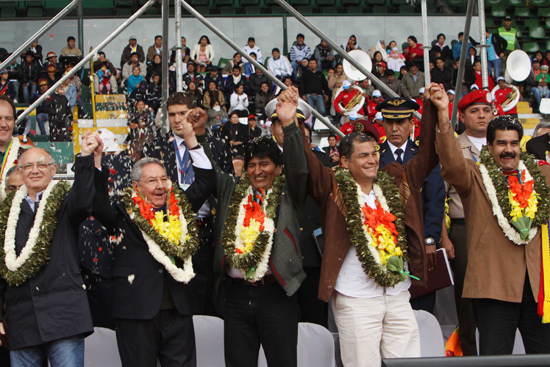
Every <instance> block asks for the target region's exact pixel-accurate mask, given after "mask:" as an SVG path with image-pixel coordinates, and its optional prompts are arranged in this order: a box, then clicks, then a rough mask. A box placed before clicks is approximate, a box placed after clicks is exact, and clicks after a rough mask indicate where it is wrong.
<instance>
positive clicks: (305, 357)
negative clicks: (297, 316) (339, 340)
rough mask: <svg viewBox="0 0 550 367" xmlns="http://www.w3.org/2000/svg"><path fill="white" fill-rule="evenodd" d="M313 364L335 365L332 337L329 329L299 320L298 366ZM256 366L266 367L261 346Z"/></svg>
mask: <svg viewBox="0 0 550 367" xmlns="http://www.w3.org/2000/svg"><path fill="white" fill-rule="evenodd" d="M313 366H315V367H335V366H336V361H335V359H334V338H333V336H332V334H331V333H330V331H328V330H327V329H326V328H325V327H323V326H321V325H317V324H311V323H308V322H301V323H299V324H298V367H313ZM201 367H202V366H201ZM258 367H267V361H266V359H265V354H264V350H263V348H260V356H259V358H258Z"/></svg>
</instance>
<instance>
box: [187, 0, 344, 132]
mask: <svg viewBox="0 0 550 367" xmlns="http://www.w3.org/2000/svg"><path fill="white" fill-rule="evenodd" d="M181 5H182V6H183V7H184V8H185V10H187V11H188V12H189V13H191V15H193V16H194V17H195V18H197V19H198V20H199V21H200V22H201V23H202V24H204V25H205V26H206V27H208V28H209V29H210V30H211V31H212V32H214V33H215V34H216V35H217V36H218V37H220V38H221V39H222V40H223V41H224V42H225V43H227V44H228V45H229V46H230V47H231V48H232V49H234V50H235V51H237V52H238V53H240V54H241V55H242V57H244V58H245V59H247V60H248V61H249V62H251V63H252V65H254V67H256V68H258V69H260V70H261V71H262V72H263V73H264V74H265V76H266V77H267V78H268V79H270V80H271V81H272V82H273V83H275V84H276V85H277V86H278V87H279V88H281V89H282V90H285V89H287V87H286V85H284V84H283V83H282V82H281V81H280V80H279V79H277V77H276V76H274V75H273V74H271V72H269V70H267V69H266V68H265V67H264V66H263V65H262V64H260V63H259V62H257V61H256V60H254V59H253V58H252V57H250V55H249V54H248V53H247V52H246V51H245V50H243V49H242V48H241V47H239V46H238V45H237V44H236V43H235V42H233V41H232V40H231V39H230V38H229V37H227V36H226V35H225V34H224V33H223V32H222V31H220V30H219V29H218V28H217V27H216V26H215V25H214V24H212V23H211V22H210V21H208V20H207V19H206V18H205V17H203V16H202V15H201V14H200V13H199V12H198V11H196V10H195V9H194V8H193V7H192V6H191V5H189V4H187V3H186V2H185V0H181ZM311 113H312V114H313V116H315V117H316V118H318V119H319V121H321V122H322V123H323V124H324V125H325V126H326V127H328V128H329V129H330V130H331V131H332V132H334V133H335V134H337V135H338V136H340V137H341V138H343V137H344V134H342V132H341V131H340V130H338V129H337V128H336V127H335V126H334V125H333V124H331V123H330V121H329V120H328V119H327V118H326V117H325V116H323V115H321V114H320V113H319V112H317V110H315V109H314V108H313V107H312V108H311Z"/></svg>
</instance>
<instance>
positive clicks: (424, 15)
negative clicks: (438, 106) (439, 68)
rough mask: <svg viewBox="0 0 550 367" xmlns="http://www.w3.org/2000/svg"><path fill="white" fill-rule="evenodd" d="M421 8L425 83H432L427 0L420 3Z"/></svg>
mask: <svg viewBox="0 0 550 367" xmlns="http://www.w3.org/2000/svg"><path fill="white" fill-rule="evenodd" d="M420 9H421V11H422V33H424V34H423V42H424V45H423V46H422V49H423V50H424V84H425V85H428V84H430V77H431V76H430V50H431V49H432V46H431V43H430V40H429V38H428V6H427V5H426V0H422V3H421V4H420Z"/></svg>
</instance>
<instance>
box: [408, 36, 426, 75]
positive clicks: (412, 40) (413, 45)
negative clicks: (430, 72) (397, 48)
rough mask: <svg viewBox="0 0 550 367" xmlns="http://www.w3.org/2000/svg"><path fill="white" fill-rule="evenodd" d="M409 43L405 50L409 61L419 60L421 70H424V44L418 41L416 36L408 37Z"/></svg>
mask: <svg viewBox="0 0 550 367" xmlns="http://www.w3.org/2000/svg"><path fill="white" fill-rule="evenodd" d="M407 43H408V44H409V47H407V48H406V49H405V51H404V53H405V58H406V59H407V62H409V63H411V62H413V61H414V60H417V61H419V63H418V65H420V66H421V67H420V69H421V71H424V70H422V69H423V67H422V65H423V63H422V58H423V57H424V50H423V49H422V46H423V45H422V44H421V43H418V40H417V39H416V37H415V36H409V38H407Z"/></svg>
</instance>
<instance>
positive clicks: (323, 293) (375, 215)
mask: <svg viewBox="0 0 550 367" xmlns="http://www.w3.org/2000/svg"><path fill="white" fill-rule="evenodd" d="M444 93H445V91H444V90H443V88H442V86H438V85H437V84H435V83H432V84H430V85H429V87H428V88H426V94H425V96H427V98H428V99H427V100H426V103H425V105H424V116H423V118H422V124H421V129H422V132H421V136H422V140H421V142H420V151H419V152H418V154H417V155H416V156H415V157H414V158H413V159H411V160H410V161H409V162H407V164H404V165H400V164H398V163H391V164H388V165H387V166H386V167H384V170H383V171H381V172H379V171H378V167H379V158H378V152H377V144H376V142H375V141H373V140H372V139H371V138H369V137H367V136H366V135H362V134H357V133H353V134H350V135H348V136H346V137H345V138H343V139H342V142H341V143H340V154H341V156H342V157H341V164H342V167H343V168H340V169H338V170H336V171H333V170H332V169H330V168H326V167H323V166H322V165H321V164H320V163H319V161H318V159H317V158H316V157H315V156H314V155H313V153H312V152H311V150H310V149H305V153H306V158H307V161H308V168H309V172H310V173H309V178H308V192H309V194H310V195H311V196H312V197H313V198H314V199H315V201H316V202H317V203H318V204H319V207H320V208H321V225H322V229H323V234H324V240H325V241H324V243H325V249H324V254H323V262H322V267H321V280H320V285H319V298H320V299H322V300H324V301H325V302H328V300H329V298H330V296H331V295H332V303H333V310H334V315H335V320H336V324H337V326H338V333H339V338H340V350H341V355H342V361H343V364H344V365H345V366H346V367H349V366H371V365H378V364H379V363H380V358H398V357H419V356H420V339H419V334H418V325H417V323H416V320H415V317H414V314H413V311H412V308H411V306H410V304H409V298H410V295H409V292H408V289H409V286H410V285H411V281H410V280H409V278H408V277H407V274H408V271H409V270H410V274H411V275H412V276H414V277H416V279H419V280H415V281H414V282H416V283H417V284H420V285H423V286H425V282H426V280H427V261H426V249H425V247H424V246H425V245H424V230H423V226H422V221H421V218H422V204H421V203H422V202H421V198H420V189H421V187H422V183H423V181H424V179H425V178H426V176H427V175H428V174H429V173H430V172H431V171H432V170H433V169H434V167H435V166H436V165H437V163H438V159H437V155H436V153H435V147H434V141H435V128H434V127H435V124H436V120H437V118H438V115H439V116H443V115H445V116H448V111H447V105H445V104H442V103H440V102H439V101H440V100H441V98H442V97H441V96H440V95H441V94H444ZM430 99H431V100H433V101H434V103H432V102H430ZM409 103H410V102H409V100H407V99H404V98H394V99H391V100H389V101H387V102H386V106H387V108H385V109H384V110H383V111H382V113H383V114H385V115H386V116H390V117H391V118H397V117H398V116H403V117H401V118H408V117H410V115H412V112H413V109H414V108H411V107H410V104H409ZM373 211H375V212H373ZM382 213H383V214H384V217H388V218H389V222H385V223H380V222H377V221H379V220H380V218H382V216H381V215H380V214H382ZM390 213H391V214H390ZM369 221H374V222H377V223H374V224H373V222H369ZM379 225H380V226H379ZM392 225H393V230H394V232H393V233H394V234H395V233H397V234H396V236H395V237H392V236H390V238H391V240H390V241H388V242H384V243H382V242H383V241H382V240H380V239H379V238H380V236H379V235H381V234H382V233H383V231H384V228H392ZM379 227H384V228H382V229H380V228H379ZM375 246H376V247H375ZM384 247H385V248H386V249H387V250H384V249H383V248H384ZM407 247H408V249H407ZM377 249H378V250H377ZM397 249H400V250H402V251H403V252H404V253H407V255H408V259H406V258H405V259H404V258H402V257H401V256H400V251H399V250H397ZM404 260H408V261H409V264H407V263H404ZM393 265H397V266H395V267H393ZM409 265H410V268H409ZM334 290H336V292H334Z"/></svg>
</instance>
